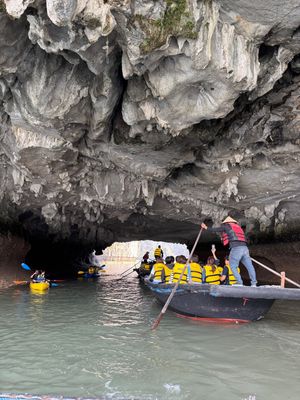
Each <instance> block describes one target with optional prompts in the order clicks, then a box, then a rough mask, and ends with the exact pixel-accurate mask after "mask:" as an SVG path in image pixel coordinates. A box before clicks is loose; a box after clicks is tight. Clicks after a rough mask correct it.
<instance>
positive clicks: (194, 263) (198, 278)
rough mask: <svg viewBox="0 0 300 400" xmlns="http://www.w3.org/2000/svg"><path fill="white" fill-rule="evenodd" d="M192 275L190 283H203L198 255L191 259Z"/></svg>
mask: <svg viewBox="0 0 300 400" xmlns="http://www.w3.org/2000/svg"><path fill="white" fill-rule="evenodd" d="M190 274H191V275H190V280H189V283H202V267H201V265H200V263H199V257H198V256H197V255H196V254H195V255H193V256H192V258H191V262H190Z"/></svg>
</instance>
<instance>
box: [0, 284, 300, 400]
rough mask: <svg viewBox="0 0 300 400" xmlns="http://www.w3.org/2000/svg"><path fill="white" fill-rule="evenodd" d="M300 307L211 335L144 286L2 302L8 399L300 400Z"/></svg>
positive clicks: (3, 385) (212, 330)
mask: <svg viewBox="0 0 300 400" xmlns="http://www.w3.org/2000/svg"><path fill="white" fill-rule="evenodd" d="M299 310H300V307H299V304H296V303H277V304H276V305H275V306H274V307H273V309H272V311H271V312H270V313H269V314H268V316H267V318H266V319H265V320H263V321H260V322H256V323H251V324H247V325H236V326H233V325H230V326H218V325H207V324H206V325H205V324H203V323H202V324H199V323H195V322H190V321H187V320H183V319H180V318H177V317H176V316H175V315H174V314H173V313H172V312H167V314H166V315H165V317H164V319H163V320H162V322H161V324H160V326H159V328H158V329H157V330H156V331H155V332H153V331H150V329H149V327H150V325H151V322H153V321H154V319H155V318H156V317H157V315H158V313H159V311H160V306H159V305H158V303H156V301H155V300H154V299H153V297H152V295H151V294H150V293H149V292H148V291H147V289H144V288H142V287H141V286H140V285H139V283H138V281H137V279H131V280H126V281H119V282H117V281H115V280H109V278H108V277H107V278H103V279H102V280H100V281H99V282H87V281H82V282H79V281H78V282H66V283H62V284H60V285H59V287H56V288H51V289H50V290H49V292H48V293H46V294H32V293H31V292H30V291H29V289H28V288H27V287H18V288H15V289H9V290H5V291H2V292H0V338H1V340H0V392H10V393H31V394H41V395H46V394H52V395H63V396H70V397H79V396H80V397H100V396H105V397H107V398H112V399H120V398H126V399H172V400H173V399H174V400H181V399H195V400H197V399H205V400H242V399H249V398H251V399H253V400H254V399H255V400H269V399H272V400H283V399H284V400H289V399H291V400H298V399H299V398H300V380H299V375H300V315H299V314H300V313H299Z"/></svg>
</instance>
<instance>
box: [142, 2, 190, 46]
mask: <svg viewBox="0 0 300 400" xmlns="http://www.w3.org/2000/svg"><path fill="white" fill-rule="evenodd" d="M134 19H135V21H137V22H138V23H139V25H140V27H141V29H142V30H143V32H144V33H145V35H146V37H145V40H144V41H143V43H142V44H141V45H140V48H141V50H142V52H143V53H149V52H150V51H152V50H154V49H156V48H158V47H160V46H162V45H163V44H164V43H166V40H167V38H168V36H176V37H178V36H183V37H186V38H189V39H196V38H197V32H196V30H195V23H194V21H193V19H192V16H191V14H190V11H189V9H188V4H187V0H166V9H165V13H164V15H163V17H162V18H160V19H157V20H154V19H148V18H146V17H144V16H143V15H136V16H135V18H134Z"/></svg>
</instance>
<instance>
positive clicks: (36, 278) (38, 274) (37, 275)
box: [30, 269, 46, 282]
mask: <svg viewBox="0 0 300 400" xmlns="http://www.w3.org/2000/svg"><path fill="white" fill-rule="evenodd" d="M30 279H31V280H32V282H44V281H45V280H46V278H45V271H42V270H39V269H36V270H35V272H34V273H33V274H32V275H31V277H30Z"/></svg>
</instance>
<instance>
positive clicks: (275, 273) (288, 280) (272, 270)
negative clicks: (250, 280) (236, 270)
mask: <svg viewBox="0 0 300 400" xmlns="http://www.w3.org/2000/svg"><path fill="white" fill-rule="evenodd" d="M251 260H252V261H254V262H256V264H258V265H260V266H261V267H263V268H265V269H267V270H268V271H270V272H272V273H273V274H274V275H277V276H280V278H281V274H280V273H279V272H277V271H275V270H274V269H272V268H270V267H267V266H266V265H264V264H262V263H261V262H259V261H257V260H255V259H254V258H252V257H251ZM284 279H285V280H286V281H287V282H290V283H291V284H293V285H295V286H297V287H298V288H300V285H299V283H297V282H295V281H292V280H291V279H289V278H287V277H285V278H284Z"/></svg>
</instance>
